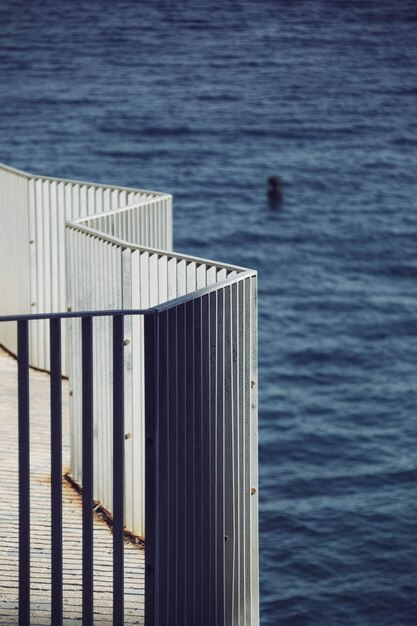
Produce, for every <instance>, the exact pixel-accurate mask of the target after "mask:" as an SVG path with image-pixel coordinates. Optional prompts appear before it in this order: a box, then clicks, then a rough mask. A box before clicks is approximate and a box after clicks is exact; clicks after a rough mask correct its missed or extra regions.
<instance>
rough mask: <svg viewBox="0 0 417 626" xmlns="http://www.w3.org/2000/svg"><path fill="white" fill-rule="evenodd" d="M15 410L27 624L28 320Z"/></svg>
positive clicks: (22, 325) (22, 333) (22, 621)
mask: <svg viewBox="0 0 417 626" xmlns="http://www.w3.org/2000/svg"><path fill="white" fill-rule="evenodd" d="M17 350H18V356H17V362H18V411H19V626H29V624H30V454H29V342H28V321H27V320H19V321H18V323H17Z"/></svg>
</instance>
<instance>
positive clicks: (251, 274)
mask: <svg viewBox="0 0 417 626" xmlns="http://www.w3.org/2000/svg"><path fill="white" fill-rule="evenodd" d="M257 275H258V273H257V271H256V270H245V271H243V272H241V273H240V274H237V275H236V276H231V277H230V278H225V279H224V280H222V281H220V282H218V283H214V284H213V285H208V286H207V287H201V288H200V289H196V290H195V291H193V292H192V293H188V294H186V295H185V296H179V297H178V298H173V299H172V300H167V302H162V304H158V305H156V306H154V311H155V312H156V313H161V312H162V311H166V310H168V309H171V308H174V307H176V306H179V305H180V304H185V303H186V302H191V301H192V300H197V299H198V298H201V297H202V296H206V295H207V294H209V293H212V292H213V291H219V290H220V289H223V288H224V287H228V286H229V285H233V284H234V283H238V282H240V281H242V280H245V279H246V278H256V276H257Z"/></svg>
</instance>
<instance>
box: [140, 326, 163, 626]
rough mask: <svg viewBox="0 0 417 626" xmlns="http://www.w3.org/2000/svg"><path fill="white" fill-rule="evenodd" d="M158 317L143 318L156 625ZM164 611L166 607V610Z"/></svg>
mask: <svg viewBox="0 0 417 626" xmlns="http://www.w3.org/2000/svg"><path fill="white" fill-rule="evenodd" d="M157 320H158V317H157V314H154V315H146V316H145V321H144V331H145V332H144V339H145V529H146V550H145V625H146V626H158V607H157V603H156V597H155V593H156V588H155V577H156V575H157V572H155V566H156V560H155V546H156V537H157V533H158V524H159V520H158V519H157V507H156V499H157V494H156V489H157V484H158V476H157V475H156V470H157V467H156V461H155V454H156V447H157V441H155V438H156V423H157V398H156V388H157V358H158V357H157ZM165 608H166V607H165Z"/></svg>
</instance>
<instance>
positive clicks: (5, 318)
mask: <svg viewBox="0 0 417 626" xmlns="http://www.w3.org/2000/svg"><path fill="white" fill-rule="evenodd" d="M156 312H157V311H156V309H155V307H153V308H150V309H109V310H103V311H62V312H61V313H27V314H21V315H1V316H0V323H1V322H19V321H24V320H27V321H29V322H31V321H33V320H52V319H67V318H75V317H77V318H78V317H113V316H115V315H123V316H125V315H154V314H155V313H156Z"/></svg>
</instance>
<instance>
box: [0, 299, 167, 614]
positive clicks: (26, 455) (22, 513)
mask: <svg viewBox="0 0 417 626" xmlns="http://www.w3.org/2000/svg"><path fill="white" fill-rule="evenodd" d="M126 315H129V316H148V315H150V316H154V315H155V311H153V310H152V309H149V310H147V311H88V312H82V313H55V314H44V315H41V314H39V315H17V316H16V315H15V316H2V317H0V326H1V324H4V323H13V324H14V325H15V327H16V330H17V333H16V334H17V363H18V442H19V443H18V473H19V625H20V626H29V624H30V623H31V616H30V596H31V593H30V588H31V577H30V570H31V543H30V537H31V534H30V529H31V524H30V518H31V506H30V452H31V451H30V409H29V399H30V389H29V344H30V330H29V323H31V324H32V328H33V324H36V323H39V322H47V323H48V325H49V345H50V406H51V409H50V429H51V439H50V459H51V461H50V462H51V502H50V507H51V622H52V624H53V625H54V626H62V624H63V551H64V545H63V518H62V473H63V466H62V367H61V349H62V333H61V326H62V321H63V320H65V319H69V318H70V319H75V318H77V319H79V320H80V322H81V333H82V347H81V357H82V389H81V393H82V462H83V465H82V483H83V490H82V555H83V562H82V620H83V624H84V625H86V626H87V625H88V626H91V625H92V624H93V623H94V618H93V609H94V607H93V586H94V585H93V514H94V497H93V496H94V492H93V484H94V471H93V467H94V445H93V423H94V421H93V414H94V395H93V380H94V370H95V365H94V359H93V345H94V341H93V334H94V333H93V320H97V319H100V318H101V317H106V318H110V319H111V322H112V328H113V332H112V361H113V414H112V430H113V450H112V484H113V624H114V625H115V626H116V625H117V626H123V624H124V569H123V563H124V440H125V430H124V364H123V359H124V355H123V350H124V332H123V331H124V318H125V316H126ZM68 548H69V549H70V548H71V546H68Z"/></svg>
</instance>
